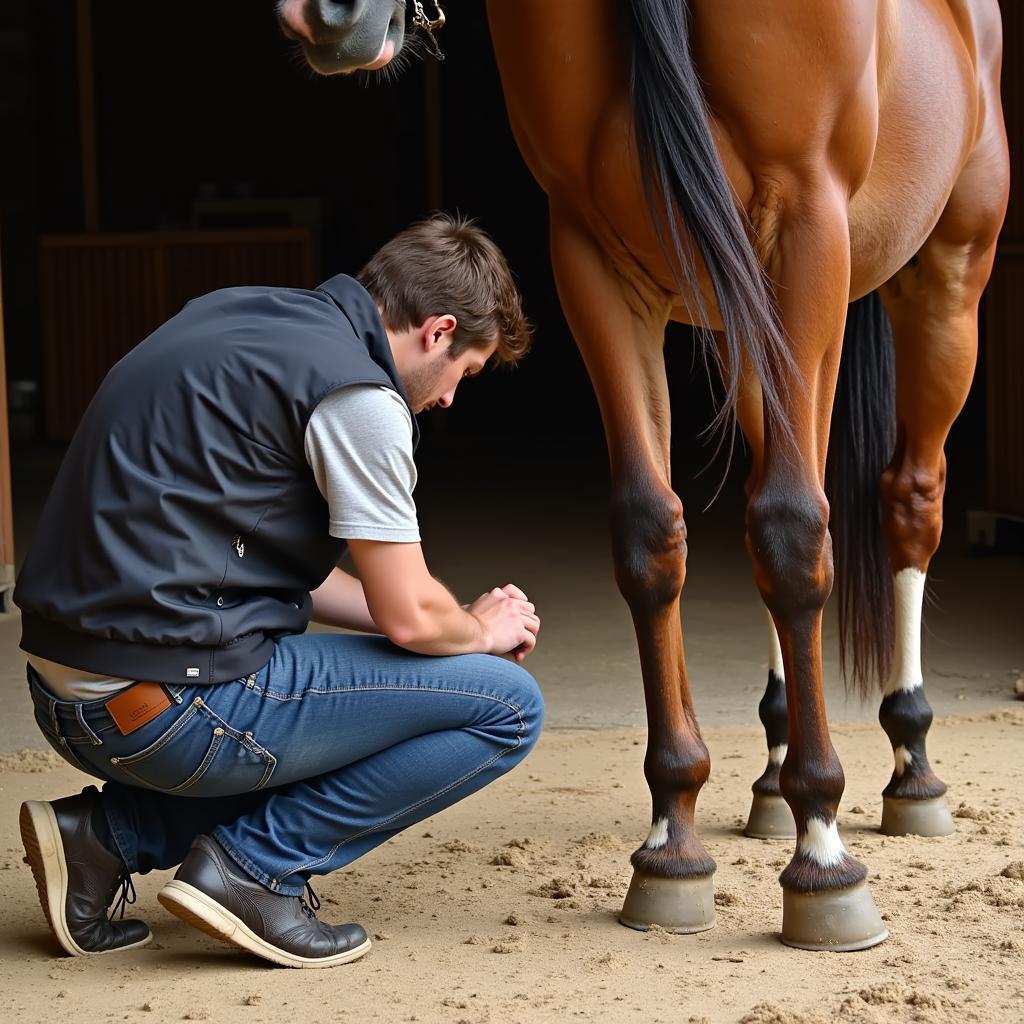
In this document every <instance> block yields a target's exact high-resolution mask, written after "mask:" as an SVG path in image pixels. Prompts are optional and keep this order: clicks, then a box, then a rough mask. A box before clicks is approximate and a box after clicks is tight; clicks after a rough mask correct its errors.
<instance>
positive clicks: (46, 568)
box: [14, 275, 415, 683]
mask: <svg viewBox="0 0 1024 1024" xmlns="http://www.w3.org/2000/svg"><path fill="white" fill-rule="evenodd" d="M355 383H374V384H379V385H382V386H384V387H389V388H392V389H394V390H395V391H397V392H398V394H399V395H401V396H402V398H403V399H405V400H406V402H407V404H408V400H407V399H406V396H405V393H404V391H403V389H402V385H401V381H400V379H399V377H398V373H397V371H396V369H395V365H394V362H393V360H392V356H391V349H390V346H389V344H388V339H387V335H386V333H385V331H384V325H383V323H382V322H381V319H380V316H379V314H378V312H377V308H376V306H375V305H374V302H373V300H372V299H371V298H370V296H369V295H368V294H367V292H366V291H365V290H364V289H363V288H362V287H361V286H360V285H359V284H358V283H357V282H356V281H354V280H352V279H351V278H349V277H345V276H343V275H339V276H338V277H334V278H331V280H329V281H328V282H326V283H325V284H323V285H321V286H320V288H318V289H317V290H316V291H303V290H299V289H289V288H227V289H224V290H223V291H218V292H212V293H211V294H209V295H204V296H203V297H201V298H198V299H195V300H194V301H192V302H190V303H189V304H188V305H187V306H185V308H184V309H183V310H182V311H181V312H180V313H179V314H178V315H177V316H175V317H173V318H172V319H171V320H168V321H167V323H165V324H164V325H163V326H162V327H160V328H159V329H157V330H156V331H154V332H153V334H151V335H150V336H149V337H148V338H146V340H145V341H143V342H142V343H141V344H140V345H138V346H137V347H136V348H134V349H133V350H132V351H131V352H129V353H128V355H126V356H125V357H124V358H123V359H122V360H121V361H120V362H119V363H118V364H117V365H116V366H115V367H114V368H113V369H112V370H111V371H110V372H109V373H108V374H107V376H106V378H105V379H104V381H103V383H102V385H101V386H100V388H99V390H98V391H97V393H96V396H95V397H94V398H93V400H92V402H91V404H90V405H89V408H88V409H87V410H86V413H85V416H84V417H83V418H82V422H81V424H80V425H79V427H78V430H77V431H76V433H75V436H74V439H73V440H72V442H71V446H70V447H69V449H68V452H67V455H66V456H65V458H64V462H63V464H62V465H61V468H60V472H59V473H58V475H57V479H56V481H55V482H54V485H53V489H52V490H51V492H50V496H49V498H48V499H47V502H46V506H45V508H44V509H43V514H42V518H41V519H40V521H39V525H38V527H37V529H36V532H35V535H34V537H33V540H32V547H31V549H30V551H29V553H28V558H27V559H26V561H25V564H24V567H23V568H22V571H21V574H20V576H19V579H18V586H17V589H16V591H15V595H14V597H15V601H16V602H17V604H18V605H19V606H20V607H21V610H22V615H23V619H22V643H21V646H22V648H23V649H24V650H26V651H28V652H29V653H31V654H35V655H37V656H39V657H43V658H48V659H49V660H51V661H56V662H59V663H61V664H64V665H71V666H74V667H75V668H81V669H85V670H87V671H89V672H97V673H103V674H107V675H111V676H117V677H125V678H130V679H148V680H153V681H156V682H165V683H172V682H173V683H217V682H223V681H225V680H228V679H237V678H239V677H241V676H244V675H247V674H248V673H250V672H254V671H256V670H257V669H258V668H260V667H261V666H263V665H265V664H266V662H267V661H269V660H270V656H271V655H272V654H273V649H274V641H275V640H276V639H277V638H279V637H282V636H287V635H289V634H294V633H301V632H303V631H304V630H305V628H306V626H307V625H308V622H309V612H310V599H309V592H310V591H311V590H314V589H316V587H318V586H319V585H320V584H321V583H322V582H323V581H324V579H325V578H326V577H327V575H328V574H329V572H330V571H331V568H332V567H333V566H334V565H335V564H337V561H338V559H339V558H340V557H341V555H342V553H343V551H344V543H343V542H342V541H340V540H336V539H335V538H333V537H331V536H330V535H329V534H328V532H327V531H328V518H329V517H328V509H327V503H326V502H325V501H324V499H323V497H322V496H321V494H320V491H319V490H318V488H317V485H316V481H315V480H314V478H313V473H312V471H311V469H310V468H309V465H308V463H307V462H306V457H305V452H304V437H305V431H306V425H307V423H308V422H309V417H310V416H311V415H312V412H313V410H314V409H315V408H316V406H317V404H318V403H319V402H320V400H321V399H322V398H323V397H324V396H325V395H327V394H328V393H329V392H330V391H333V390H334V389H335V388H337V387H341V386H343V385H347V384H355ZM414 422H415V421H414Z"/></svg>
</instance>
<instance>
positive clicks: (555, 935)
mask: <svg viewBox="0 0 1024 1024" xmlns="http://www.w3.org/2000/svg"><path fill="white" fill-rule="evenodd" d="M503 444H504V443H503ZM445 447H446V448H447V449H448V450H449V454H448V455H447V456H445V457H443V458H441V457H434V458H432V459H431V460H430V462H429V465H428V466H427V467H426V468H424V469H423V470H422V471H421V481H422V482H421V485H420V488H419V490H418V492H417V493H418V499H419V504H420V508H421V513H422V519H423V532H424V543H425V547H426V550H427V552H428V558H429V560H430V563H431V565H432V568H433V569H434V571H435V572H436V573H437V575H439V576H440V577H441V578H442V579H444V580H445V581H446V582H448V583H449V585H451V586H452V588H453V589H454V590H455V592H456V593H457V594H459V595H460V596H461V597H462V598H463V599H470V598H472V597H474V596H476V594H477V593H479V592H481V591H482V590H484V589H485V588H487V587H489V586H493V585H496V584H501V583H505V582H508V581H510V580H511V581H513V582H516V583H518V584H519V585H520V586H522V587H523V588H524V589H525V590H526V591H527V592H528V593H529V594H530V596H531V597H532V598H533V599H534V600H535V601H536V603H537V605H538V608H539V610H540V613H541V616H542V619H543V631H542V638H541V645H540V647H539V648H538V650H537V652H536V654H535V655H534V656H533V657H532V658H531V659H530V662H528V667H530V668H531V669H532V670H533V672H534V673H535V674H536V676H537V677H538V679H539V680H540V682H541V684H542V687H543V689H544V690H545V694H546V697H547V702H548V727H547V730H546V733H545V735H544V737H543V738H542V740H541V742H540V744H539V745H538V748H537V750H536V751H535V752H534V754H533V755H532V756H531V758H530V759H529V760H528V761H527V762H526V763H525V764H524V765H523V766H521V767H520V768H519V769H518V770H516V771H515V772H513V773H512V774H511V775H510V776H507V777H506V778H504V779H502V780H501V781H499V782H498V783H496V784H495V785H494V786H493V787H491V788H490V789H488V790H486V791H484V792H482V793H480V794H477V795H476V796H475V797H473V798H471V799H470V800H467V801H466V802H464V803H463V804H461V805H459V806H457V807H455V808H451V809H450V810H449V811H447V812H445V813H444V814H442V815H439V816H438V817H437V818H435V819H430V820H429V821H427V822H425V823H423V824H422V825H421V826H418V827H416V828H414V829H411V830H410V831H409V832H408V833H406V834H405V835H403V836H400V837H398V838H397V839H396V840H394V841H392V842H391V843H389V844H387V845H386V846H385V847H384V848H382V849H380V850H378V851H376V852H375V853H373V854H371V855H370V856H368V857H367V858H365V859H364V860H363V861H361V862H359V863H358V864H357V865H355V866H353V867H352V868H350V869H348V870H346V871H344V872H340V873H338V874H336V875H334V876H331V877H329V878H327V879H324V880H323V881H322V883H321V884H320V885H319V886H318V889H319V892H320V895H321V898H322V899H323V903H324V906H323V911H322V912H321V913H322V916H325V917H326V918H327V919H329V920H340V919H345V920H358V921H360V922H362V923H364V924H365V926H366V927H367V930H368V931H369V932H370V933H371V935H373V936H375V937H376V942H375V946H374V949H373V950H372V951H371V953H370V954H369V955H368V956H367V957H365V958H364V959H363V960H361V961H359V962H358V963H356V964H353V965H350V966H347V967H343V968H338V969H336V970H334V971H326V972H301V973H300V972H290V971H286V970H277V969H269V968H265V967H264V966H262V965H261V963H259V962H257V961H254V960H250V959H248V958H247V957H246V956H245V955H244V954H241V953H238V952H236V951H234V950H231V949H229V948H228V947H224V946H220V945H218V944H216V943H214V942H213V941H212V940H209V939H207V938H206V937H205V936H202V935H200V934H199V933H193V932H191V931H190V930H189V929H187V928H186V926H184V925H182V924H180V923H179V922H178V921H176V920H175V919H173V918H171V917H170V916H169V915H167V913H166V912H165V911H163V910H162V908H160V906H159V905H158V904H157V903H156V901H155V898H154V897H155V893H156V890H157V889H158V888H159V886H160V884H161V883H162V881H163V876H157V875H152V876H147V877H144V878H141V879H139V880H138V887H139V904H138V907H137V910H138V911H139V913H140V914H142V915H144V916H145V917H146V918H147V919H148V920H149V921H150V923H151V925H152V927H153V929H154V932H155V935H156V939H155V942H154V943H153V944H152V945H151V946H149V947H147V948H145V949H142V950H138V951H133V952H129V953H126V954H123V955H119V956H113V957H102V958H98V959H97V960H90V961H83V960H71V959H64V958H60V957H57V956H56V955H55V950H54V948H53V946H52V944H51V941H50V939H49V936H48V933H47V931H46V929H45V925H44V922H43V919H42V915H41V913H40V911H39V907H38V904H37V902H36V899H35V892H34V887H33V886H32V883H31V877H30V874H29V872H28V868H27V867H26V866H25V865H24V864H22V862H21V850H20V845H19V841H18V838H17V828H16V820H17V808H18V805H19V803H20V801H21V800H23V799H25V798H26V797H32V798H37V799H38V798H52V797H56V796H59V795H62V794H64V793H67V792H70V791H72V790H74V789H75V788H77V787H78V786H79V785H81V784H82V783H83V781H84V778H83V777H82V776H80V775H78V774H77V773H76V772H75V771H74V770H73V769H71V768H69V767H68V766H66V765H64V763H63V762H59V761H57V760H56V758H55V757H54V756H53V755H51V754H49V753H48V752H46V753H23V754H20V755H19V754H16V753H14V752H15V751H21V750H30V751H31V750H36V751H38V750H40V749H41V747H42V746H43V743H42V740H41V737H39V736H38V733H36V731H35V729H34V726H33V724H32V722H31V716H30V713H29V709H28V703H27V700H25V699H23V698H22V696H21V694H22V689H21V687H22V685H23V684H22V682H21V678H22V677H21V672H22V667H21V666H22V663H21V662H20V660H19V658H18V652H17V638H18V620H17V618H16V617H13V616H12V617H8V618H6V619H3V620H0V651H2V652H3V654H4V657H3V658H0V666H2V668H0V671H2V673H3V674H4V675H5V676H6V677H7V678H6V679H5V680H4V685H5V686H6V687H7V688H8V693H10V694H12V699H11V700H10V701H9V702H8V703H7V705H6V706H5V714H4V715H3V716H2V719H0V755H5V756H3V757H2V758H0V871H2V873H0V878H2V879H3V883H4V884H3V887H2V890H0V891H2V894H3V897H4V905H5V912H6V918H7V926H6V927H5V928H4V929H3V930H2V932H0V963H2V965H3V974H4V979H5V980H4V985H3V986H0V1018H2V1019H4V1020H16V1021H19V1022H34V1021H44V1020H46V1021H50V1020H52V1019H53V1018H54V1016H55V1015H65V1014H66V1015H68V1016H71V1017H73V1018H74V1019H75V1020H77V1021H82V1022H90V1021H106V1020H121V1019H124V1020H139V1021H147V1022H148V1021H163V1020H182V1019H191V1020H201V1019H205V1020H210V1021H232V1022H234V1021H252V1022H261V1021H274V1020H285V1019H289V1020H294V1019H299V1020H301V1019H303V1018H306V1019H321V1018H323V1017H325V1016H328V1017H329V1018H330V1019H332V1020H342V1021H345V1020H349V1021H364V1020H374V1021H382V1022H389V1024H390V1022H398V1021H425V1022H433V1021H439V1022H451V1024H459V1022H463V1021H465V1022H472V1024H477V1022H486V1021H495V1022H497V1021H502V1022H506V1021H507V1022H515V1021H521V1022H524V1024H534V1022H542V1021H544V1022H546V1021H555V1020H565V1019H579V1020H588V1021H589V1020H594V1021H609V1022H619V1021H628V1020H637V1021H640V1020H643V1021H666V1022H668V1021H672V1022H677V1021H687V1020H690V1021H692V1022H699V1021H704V1020H707V1021H711V1022H716V1024H717V1022H720V1021H721V1022H738V1021H748V1022H756V1024H775V1022H777V1024H783V1022H787V1024H801V1022H806V1024H818V1022H823V1021H826V1020H834V1019H839V1020H849V1021H851V1022H853V1024H859V1022H885V1021H911V1020H920V1021H936V1022H937V1021H942V1020H948V1019H963V1020H981V1021H1005V1020H1018V1019H1024V982H1022V981H1021V978H1022V973H1021V968H1022V963H1024V877H1022V876H1024V864H1022V863H1021V862H1022V860H1024V832H1022V825H1024V800H1022V798H1021V796H1020V787H1019V778H1018V776H1019V769H1020V764H1021V763H1022V759H1024V758H1022V755H1024V705H1022V704H1021V703H1019V702H1015V701H1014V697H1013V688H1014V681H1015V679H1016V678H1017V676H1018V675H1019V674H1020V673H1021V671H1022V669H1024V635H1022V633H1021V629H1020V622H1021V619H1020V601H1019V593H1020V584H1021V578H1022V572H1021V570H1022V563H1021V561H1020V559H1019V558H991V559H985V560H973V559H969V558H967V557H966V555H965V554H964V553H963V552H962V548H963V529H962V518H961V513H962V508H958V507H954V508H952V509H951V508H950V505H949V504H948V505H947V523H948V524H949V525H948V527H947V542H946V544H945V548H944V550H943V553H942V554H941V555H940V557H939V559H938V560H937V561H936V564H935V567H934V572H933V573H932V578H933V580H934V582H935V596H936V599H937V603H936V604H934V605H933V606H932V607H931V608H929V610H928V612H927V636H926V640H925V650H926V665H927V667H926V680H927V687H928V694H929V697H930V699H931V703H932V705H933V707H934V708H935V711H936V715H937V719H936V723H935V725H934V727H933V729H932V733H931V737H930V741H929V746H930V752H931V754H932V758H933V760H934V761H935V763H936V764H937V765H938V769H937V770H938V772H939V774H940V775H941V776H942V777H943V778H944V779H945V780H946V781H947V783H948V784H949V786H950V803H951V806H952V807H953V808H954V809H956V810H955V813H956V815H957V827H958V830H957V834H956V835H955V836H953V837H950V838H945V839H928V840H925V839H892V838H884V837H882V836H880V835H879V834H878V832H877V822H878V816H879V812H880V797H879V792H880V790H881V788H882V787H883V786H884V784H885V782H886V781H887V779H888V776H889V772H890V770H891V754H890V751H889V748H888V743H887V741H886V739H885V737H884V735H883V734H882V732H881V730H880V729H879V728H878V726H877V724H875V722H874V715H875V706H874V702H872V703H871V704H869V705H867V706H862V705H861V704H860V703H859V701H857V700H850V701H846V700H845V698H844V696H843V693H842V688H841V685H840V683H839V681H838V676H837V671H836V666H835V652H834V647H835V639H834V626H833V624H832V622H831V620H830V619H829V620H828V621H827V624H826V638H825V646H826V652H827V656H826V670H827V676H828V706H829V711H830V717H831V720H832V721H833V722H834V723H835V727H834V730H833V735H834V741H835V744H836V747H837V749H838V751H839V754H840V756H841V758H842V760H843V764H844V767H845V770H846V778H847V788H846V795H845V797H844V801H843V805H842V808H841V819H840V824H841V827H842V829H843V831H844V835H845V838H846V841H847V844H848V846H849V847H850V849H851V850H852V851H853V852H854V854H855V855H856V856H858V857H860V858H861V859H863V860H864V861H865V862H866V863H867V864H868V866H869V869H870V871H871V877H872V886H873V891H874V893H875V898H876V901H877V902H878V904H879V908H880V910H881V911H882V912H883V914H884V915H885V916H886V918H887V921H888V927H889V929H890V932H891V936H890V938H889V940H888V941H887V942H885V943H883V944H882V945H881V946H878V947H876V948H875V949H873V950H870V951H867V952H864V953H859V954H843V955H831V954H830V955H826V954H812V953H804V952H797V951H795V950H789V949H786V948H784V947H782V946H781V945H780V944H779V943H778V940H777V937H776V933H777V931H778V927H779V922H780V916H781V897H780V891H779V888H778V885H777V883H776V881H775V878H776V876H777V874H778V871H779V870H780V869H781V867H782V866H783V865H784V863H785V862H786V860H788V857H789V848H788V844H785V843H782V844H774V843H769V842H764V841H757V840H752V839H746V838H744V837H742V836H741V835H740V828H741V826H742V823H743V821H744V819H745V815H746V811H747V807H748V803H749V786H750V783H751V781H752V780H753V779H754V778H755V777H756V776H757V775H758V774H760V771H761V769H762V767H763V759H764V740H763V734H762V732H761V730H760V727H759V726H758V725H757V718H756V705H757V700H758V698H759V696H760V693H761V690H762V687H763V683H764V678H765V674H766V668H767V661H766V645H765V636H766V628H765V625H764V623H765V620H764V612H763V610H762V609H761V607H760V604H759V601H758V599H757V596H756V593H755V591H754V589H753V585H752V581H751V575H750V570H749V567H748V564H747V561H746V556H745V553H744V550H743V542H742V529H741V521H742V517H741V513H740V512H739V511H738V508H739V505H738V502H736V501H735V500H734V499H735V491H736V485H735V484H733V483H730V485H729V486H728V487H727V490H726V493H725V495H724V497H723V499H722V501H721V502H719V503H718V504H717V505H716V506H714V507H713V508H712V509H711V511H709V512H707V513H702V512H700V507H701V506H702V505H703V501H702V500H693V499H692V498H691V497H690V496H689V495H687V496H686V497H687V501H688V514H687V519H688V525H689V543H690V557H689V565H688V580H687V587H686V592H685V598H684V605H683V621H684V624H685V627H686V630H687V636H688V638H689V645H688V650H687V656H688V662H689V668H690V677H691V685H692V687H693V690H694V693H695V696H696V701H697V710H698V714H699V716H700V720H701V722H702V724H703V727H704V732H705V738H706V740H707V743H708V746H709V747H710V749H711V752H712V758H713V762H714V767H713V771H712V777H711V781H710V782H709V784H708V785H707V787H706V788H705V790H704V792H703V795H702V797H701V801H700V804H699V808H698V810H699V817H700V821H701V827H702V834H703V837H704V839H705V842H706V844H707V846H708V848H709V850H710V851H711V853H712V855H713V856H714V857H715V858H716V860H717V862H718V874H717V876H716V889H717V894H718V895H717V903H718V925H717V927H716V928H714V929H713V930H711V931H709V932H705V933H703V934H701V935H697V936H671V935H668V934H666V933H661V932H655V933H647V934H642V933H638V932H634V931H630V930H629V929H626V928H623V927H621V926H620V925H618V924H617V922H616V920H615V913H616V911H617V910H618V908H619V906H620V903H621V898H622V895H623V894H624V892H625V887H626V885H627V883H628V880H629V866H628V856H629V853H630V851H631V850H632V849H633V848H634V847H635V845H636V844H637V843H638V842H639V841H640V839H642V837H643V836H644V835H645V834H646V832H647V828H648V826H649V818H648V814H649V804H648V797H647V794H646V787H645V785H644V781H643V775H642V770H641V762H642V756H643V744H644V728H643V722H644V717H643V700H642V693H641V687H640V678H639V670H638V665H637V661H636V655H635V645H634V640H633V635H632V627H631V623H630V619H629V615H628V613H627V611H626V609H625V606H624V605H623V603H622V601H621V599H620V598H619V596H618V593H617V591H616V589H615V586H614V583H613V580H612V571H611V559H610V554H609V545H608V541H607V531H606V528H605V520H606V515H605V508H606V504H607V501H606V489H607V485H606V481H605V479H604V471H603V464H602V461H601V456H600V454H599V453H597V454H595V455H593V456H591V455H588V454H583V455H579V454H577V455H576V456H574V457H575V458H576V460H577V461H576V462H573V461H572V458H573V457H571V456H569V455H567V454H566V453H564V452H557V451H551V450H544V449H543V447H541V449H540V454H538V455H537V457H536V458H535V459H533V460H532V461H531V462H530V464H529V466H527V467H524V466H523V464H522V462H521V460H518V459H516V457H515V455H514V453H512V452H511V451H508V452H506V451H503V450H502V445H498V446H497V450H493V449H492V450H490V451H488V452H487V458H486V459H484V457H483V454H482V452H481V451H480V450H470V451H463V452H461V453H459V456H458V457H456V456H455V455H454V454H451V452H452V450H453V448H454V446H452V445H446V446H445ZM44 454H45V453H44ZM951 461H952V460H951ZM36 464H37V465H40V466H43V468H40V469H37V470H36V471H35V472H36V473H37V476H36V477H33V476H32V472H31V471H30V469H28V468H25V469H23V470H22V486H21V487H20V488H18V489H17V490H16V494H18V493H20V495H21V496H22V499H21V501H22V504H21V505H20V506H19V508H18V510H17V513H16V526H17V529H18V536H19V540H20V541H22V542H24V541H25V540H27V539H28V537H29V536H30V533H31V521H32V515H33V510H34V509H35V508H37V507H38V498H39V495H40V494H41V493H42V491H43V490H44V484H43V481H44V480H45V479H46V478H47V477H46V473H45V459H44V460H43V461H42V462H38V461H37V463H36ZM503 465H504V466H509V467H511V468H510V470H509V472H508V473H507V474H504V475H502V476H501V477H500V478H498V479H497V480H495V478H494V472H493V468H494V467H495V466H503ZM16 487H17V481H16ZM699 497H700V496H699V495H698V499H699ZM951 504H954V505H955V502H953V503H951ZM470 513H471V514H472V517H473V518H472V521H470ZM495 538H500V539H501V540H500V541H499V542H498V543H496V542H495ZM495 859H497V860H499V861H501V862H502V863H498V864H495V863H493V862H494V861H495ZM506 862H507V863H506ZM1012 865H1015V866H1012ZM1004 870H1005V871H1006V873H1005V874H1002V873H1001V872H1003V871H1004ZM553 883H554V884H553Z"/></svg>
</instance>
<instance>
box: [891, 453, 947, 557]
mask: <svg viewBox="0 0 1024 1024" xmlns="http://www.w3.org/2000/svg"><path fill="white" fill-rule="evenodd" d="M945 476H946V473H945V459H943V460H942V464H941V465H940V466H939V467H938V468H937V469H924V468H919V467H915V466H907V465H904V466H897V467H890V468H889V469H887V470H886V471H885V472H884V473H883V474H882V478H881V481H880V484H879V490H880V491H881V495H882V507H883V513H882V515H883V523H884V527H885V535H886V539H887V541H888V543H889V550H890V555H891V557H892V562H893V566H894V567H895V568H897V569H899V568H902V567H905V566H916V567H918V568H923V567H924V566H927V565H928V562H929V560H930V559H931V557H932V555H933V554H935V551H936V549H937V548H938V546H939V539H940V537H941V535H942V494H943V491H944V489H945Z"/></svg>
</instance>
